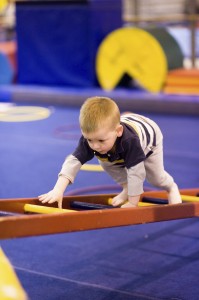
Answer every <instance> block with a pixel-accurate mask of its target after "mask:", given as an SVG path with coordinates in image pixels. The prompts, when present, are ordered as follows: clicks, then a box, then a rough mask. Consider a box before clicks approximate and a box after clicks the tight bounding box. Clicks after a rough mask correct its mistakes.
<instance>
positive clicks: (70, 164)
mask: <svg viewBox="0 0 199 300" xmlns="http://www.w3.org/2000/svg"><path fill="white" fill-rule="evenodd" d="M81 166H82V164H81V163H80V161H79V160H78V159H77V158H76V157H75V156H73V155H69V156H68V157H67V158H66V160H65V161H64V163H63V165H62V169H61V171H60V173H59V177H58V180H57V182H56V184H55V186H54V188H53V189H52V190H51V191H49V192H48V193H46V194H42V195H40V196H39V197H38V198H39V201H41V202H42V203H54V202H58V207H59V208H62V201H63V195H64V192H65V189H66V188H67V186H68V185H69V184H71V183H73V182H74V180H75V177H76V175H77V173H78V171H79V170H80V168H81Z"/></svg>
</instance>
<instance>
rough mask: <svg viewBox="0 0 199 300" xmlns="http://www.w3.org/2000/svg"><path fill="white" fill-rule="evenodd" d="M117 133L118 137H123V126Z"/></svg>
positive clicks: (119, 127) (117, 129) (120, 126)
mask: <svg viewBox="0 0 199 300" xmlns="http://www.w3.org/2000/svg"><path fill="white" fill-rule="evenodd" d="M116 132H117V136H118V137H120V136H122V133H123V126H122V125H121V124H120V125H118V126H117V128H116Z"/></svg>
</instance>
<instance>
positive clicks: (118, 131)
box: [82, 125, 123, 154]
mask: <svg viewBox="0 0 199 300" xmlns="http://www.w3.org/2000/svg"><path fill="white" fill-rule="evenodd" d="M122 133H123V127H122V125H118V126H117V127H116V128H115V129H114V130H113V129H111V130H110V128H108V127H106V126H105V127H103V126H102V128H101V129H98V130H96V131H94V132H91V133H84V132H82V134H83V136H84V138H85V139H86V140H87V141H88V144H89V146H90V147H91V149H93V150H94V151H97V152H99V153H100V154H106V153H107V152H108V151H110V150H111V149H112V148H113V146H114V144H115V141H116V139H117V137H120V136H121V135H122Z"/></svg>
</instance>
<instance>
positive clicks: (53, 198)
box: [38, 189, 63, 208]
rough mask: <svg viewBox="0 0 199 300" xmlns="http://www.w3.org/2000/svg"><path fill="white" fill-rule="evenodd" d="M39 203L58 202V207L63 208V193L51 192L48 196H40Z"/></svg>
mask: <svg viewBox="0 0 199 300" xmlns="http://www.w3.org/2000/svg"><path fill="white" fill-rule="evenodd" d="M38 199H39V201H41V203H54V202H58V207H59V208H62V201H63V193H61V192H60V191H58V190H55V189H53V190H51V191H49V192H48V193H47V194H42V195H40V196H38Z"/></svg>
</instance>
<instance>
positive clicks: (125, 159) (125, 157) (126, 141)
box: [72, 122, 146, 169]
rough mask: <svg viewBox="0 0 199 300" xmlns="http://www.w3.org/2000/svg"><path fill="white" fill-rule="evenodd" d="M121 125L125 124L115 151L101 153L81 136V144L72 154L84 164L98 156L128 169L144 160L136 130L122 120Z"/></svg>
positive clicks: (117, 140)
mask: <svg viewBox="0 0 199 300" xmlns="http://www.w3.org/2000/svg"><path fill="white" fill-rule="evenodd" d="M121 125H122V126H123V134H122V136H121V137H118V138H117V139H116V142H115V145H114V147H113V148H114V150H113V151H112V150H110V151H109V152H108V153H106V154H100V153H98V152H97V151H94V150H92V149H91V148H90V146H89V144H88V141H87V140H86V139H85V138H84V137H83V136H81V138H80V140H79V144H78V146H77V148H76V149H75V151H74V152H73V154H72V155H73V156H75V157H76V158H77V159H78V160H79V161H80V162H81V164H82V165H83V164H85V163H86V162H87V161H89V160H91V159H92V158H93V157H94V156H96V157H97V158H98V159H99V160H102V161H109V162H111V163H113V164H117V165H120V166H121V167H126V168H127V169H129V168H131V167H133V166H135V165H137V164H139V163H140V162H142V161H144V160H145V159H146V156H145V154H144V151H143V149H142V147H141V144H140V139H139V137H138V135H137V133H136V131H135V130H134V129H133V128H132V127H131V126H129V125H128V124H125V123H124V122H121Z"/></svg>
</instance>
